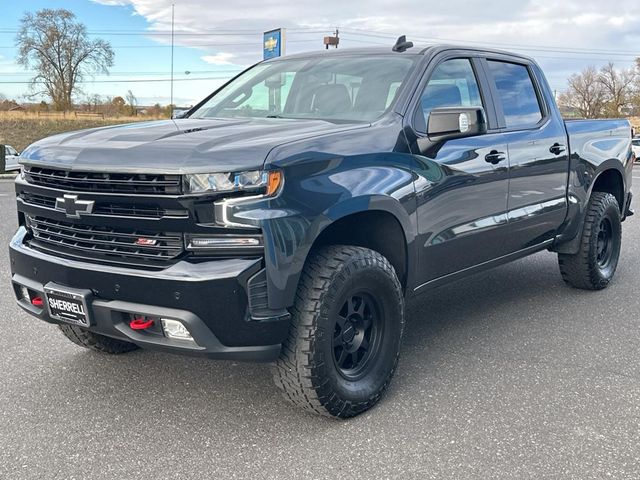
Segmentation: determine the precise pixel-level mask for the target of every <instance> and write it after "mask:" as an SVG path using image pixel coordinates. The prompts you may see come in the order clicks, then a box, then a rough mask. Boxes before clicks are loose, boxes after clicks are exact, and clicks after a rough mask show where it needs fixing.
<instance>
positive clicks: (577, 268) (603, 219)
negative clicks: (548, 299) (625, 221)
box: [558, 192, 622, 290]
mask: <svg viewBox="0 0 640 480" xmlns="http://www.w3.org/2000/svg"><path fill="white" fill-rule="evenodd" d="M621 244H622V223H621V220H620V208H619V205H618V201H617V200H616V198H615V197H614V196H613V195H611V194H610V193H604V192H594V193H593V194H592V195H591V199H590V200H589V205H588V206H587V214H586V217H585V223H584V227H583V230H582V238H581V240H580V250H579V251H578V253H576V254H574V255H569V254H562V253H560V254H558V264H559V265H560V273H561V274H562V278H563V279H564V281H565V282H566V283H567V284H569V285H571V286H573V287H575V288H581V289H585V290H602V289H603V288H606V287H607V285H609V282H611V279H612V278H613V275H614V274H615V272H616V268H617V266H618V259H619V257H620V247H621Z"/></svg>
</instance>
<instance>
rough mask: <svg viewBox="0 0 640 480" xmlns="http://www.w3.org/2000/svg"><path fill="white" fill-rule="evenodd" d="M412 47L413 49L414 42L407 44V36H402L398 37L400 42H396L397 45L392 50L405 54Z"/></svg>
mask: <svg viewBox="0 0 640 480" xmlns="http://www.w3.org/2000/svg"><path fill="white" fill-rule="evenodd" d="M411 47H413V42H407V36H406V35H402V36H401V37H398V40H396V44H395V45H394V46H393V48H392V49H391V50H393V51H394V52H404V51H405V50H406V49H407V48H411Z"/></svg>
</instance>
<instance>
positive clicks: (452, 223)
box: [411, 57, 509, 285]
mask: <svg viewBox="0 0 640 480" xmlns="http://www.w3.org/2000/svg"><path fill="white" fill-rule="evenodd" d="M483 75H484V70H483V67H482V65H481V64H480V62H478V61H475V60H474V59H472V58H464V57H463V58H460V57H457V58H448V59H445V60H443V61H441V62H440V63H438V64H437V66H436V67H435V68H434V69H433V70H432V71H431V73H430V74H428V80H427V82H426V84H425V85H424V86H423V88H422V94H421V96H420V100H419V102H418V106H417V112H416V116H415V117H414V125H413V128H414V130H415V131H416V141H415V142H411V143H412V144H413V148H414V149H415V150H416V152H415V153H416V154H417V156H416V158H417V160H418V163H419V168H418V169H417V171H416V173H417V174H418V180H417V181H416V194H417V223H418V244H419V245H420V268H419V273H418V277H419V278H420V282H419V284H420V285H424V284H428V283H430V282H432V281H434V280H437V279H440V278H444V277H446V276H448V275H452V274H454V273H456V272H460V271H462V270H465V269H468V268H471V267H474V266H476V265H480V264H482V263H484V262H487V261H490V260H493V259H495V258H498V257H500V256H502V255H504V254H505V241H504V235H505V234H506V232H507V196H508V189H509V168H508V167H509V162H508V151H507V143H506V142H505V139H504V138H503V135H502V134H501V133H499V132H498V131H496V130H495V129H494V128H495V125H494V121H495V120H494V119H495V112H494V110H493V105H492V104H491V102H490V97H489V94H488V88H486V87H484V85H486V83H485V77H484V76H483ZM440 107H482V108H483V109H484V111H485V115H486V116H487V118H488V131H487V133H485V134H482V135H478V136H473V137H467V138H456V139H450V140H443V141H440V142H436V141H433V140H430V139H429V137H428V135H427V134H426V131H427V128H426V126H427V125H428V121H429V115H430V113H431V111H432V110H433V109H436V108H440ZM496 160H497V161H496Z"/></svg>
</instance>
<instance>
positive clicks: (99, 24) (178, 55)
mask: <svg viewBox="0 0 640 480" xmlns="http://www.w3.org/2000/svg"><path fill="white" fill-rule="evenodd" d="M5 3H6V4H5ZM172 3H175V28H176V32H177V35H176V36H175V39H176V40H175V42H176V49H175V72H176V79H177V81H176V83H175V98H176V103H178V104H185V105H188V104H192V103H194V102H195V101H197V100H198V99H200V98H202V97H203V96H205V95H206V94H207V93H208V92H209V91H211V90H212V89H214V88H215V87H216V86H217V85H219V84H220V83H221V82H223V81H224V79H225V78H228V77H229V76H231V75H233V74H234V73H235V72H237V71H239V70H240V69H242V67H243V66H246V65H249V64H252V63H254V62H256V61H259V60H260V59H261V55H262V47H261V41H262V35H261V32H263V31H265V30H270V29H272V28H276V27H285V28H287V47H286V48H287V53H296V52H301V51H308V50H317V49H320V48H322V37H323V36H324V35H329V34H331V33H332V32H333V30H334V29H335V28H336V27H338V28H339V30H340V38H341V43H340V48H353V47H362V46H374V45H388V46H391V45H392V44H393V41H394V39H395V38H396V37H397V36H398V35H400V34H406V35H407V36H408V37H409V39H410V40H414V42H415V43H417V44H421V43H424V44H427V43H433V42H448V43H451V42H456V43H465V44H471V45H475V46H488V47H499V48H504V49H509V50H514V51H518V52H520V53H525V54H528V55H530V56H533V57H534V58H536V59H537V60H538V61H539V62H540V63H541V65H542V67H543V68H544V69H545V71H546V73H547V76H548V78H549V81H550V83H551V86H552V88H554V89H556V90H558V91H562V90H563V89H564V88H565V86H566V78H567V77H568V76H569V75H570V74H571V73H573V72H576V71H579V70H581V69H582V68H584V67H585V66H587V65H596V66H600V65H602V64H604V63H606V62H608V61H613V62H615V63H616V65H617V66H619V67H628V66H630V65H631V64H632V62H633V59H634V58H635V57H636V56H640V1H638V0H616V1H609V2H603V1H602V0H598V1H596V0H579V1H577V0H528V1H527V0H493V1H492V2H477V1H469V0H449V1H448V2H442V1H434V0H396V1H394V2H389V1H388V0H386V1H382V0H350V1H348V2H347V1H344V0H342V1H338V0H324V1H317V0H313V1H304V0H298V1H297V2H292V1H290V0H288V1H285V0H260V1H258V0H233V1H226V0H225V1H220V0H59V1H44V0H30V1H29V2H28V3H27V2H8V1H7V0H3V1H2V4H3V5H2V16H1V19H0V93H1V94H4V95H5V96H7V97H11V98H12V97H19V96H20V95H22V94H23V93H25V92H26V91H27V88H28V86H27V85H26V84H25V82H27V81H28V79H29V72H24V70H23V69H22V68H20V67H18V66H17V65H15V64H14V62H13V58H14V56H15V48H14V47H13V42H14V37H15V32H16V30H17V28H18V25H19V20H20V17H21V16H22V14H23V13H24V11H25V9H27V8H28V9H29V10H37V9H39V8H45V7H48V8H68V9H70V10H73V11H74V12H75V13H76V14H77V16H78V18H79V19H80V21H82V22H83V23H85V24H86V25H87V28H88V30H89V32H90V33H91V35H92V36H95V37H101V38H104V39H106V40H109V41H110V42H111V44H112V45H113V47H114V50H115V52H116V65H115V66H114V67H113V69H112V73H111V75H110V76H109V77H102V76H100V77H94V78H89V79H87V80H88V82H87V83H85V84H84V85H83V89H84V91H85V92H86V93H98V94H101V95H104V96H114V95H124V94H125V93H126V91H127V90H129V89H131V90H132V91H133V92H134V94H136V95H137V96H138V97H139V98H140V100H141V102H142V103H145V104H149V103H155V102H160V103H168V100H169V91H170V90H169V82H167V81H166V79H167V78H168V75H169V72H170V53H171V49H170V47H169V45H170V35H168V32H169V31H170V28H171V4H172ZM186 72H189V73H186Z"/></svg>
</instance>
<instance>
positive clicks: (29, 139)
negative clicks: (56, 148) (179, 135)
mask: <svg viewBox="0 0 640 480" xmlns="http://www.w3.org/2000/svg"><path fill="white" fill-rule="evenodd" d="M149 120H157V119H155V118H149V117H119V118H105V119H102V118H75V117H69V116H67V117H63V116H62V115H60V116H57V117H56V116H47V117H38V116H37V115H29V114H23V113H4V112H3V113H0V143H4V144H7V145H11V146H13V147H14V148H16V149H17V150H18V151H19V152H21V151H22V150H24V149H25V148H26V147H27V146H29V145H31V144H32V143H33V142H35V141H37V140H41V139H43V138H46V137H49V136H51V135H56V134H58V133H66V132H72V131H74V130H83V129H86V128H95V127H104V126H108V125H119V124H125V123H133V122H141V121H149Z"/></svg>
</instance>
